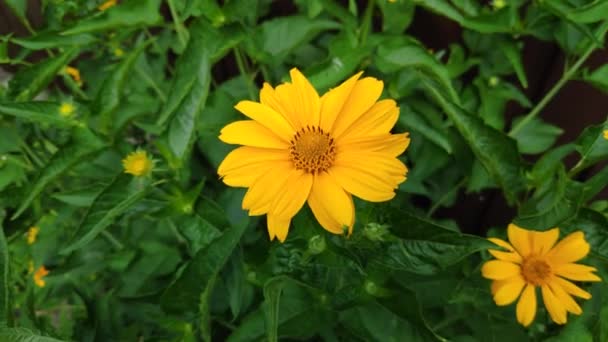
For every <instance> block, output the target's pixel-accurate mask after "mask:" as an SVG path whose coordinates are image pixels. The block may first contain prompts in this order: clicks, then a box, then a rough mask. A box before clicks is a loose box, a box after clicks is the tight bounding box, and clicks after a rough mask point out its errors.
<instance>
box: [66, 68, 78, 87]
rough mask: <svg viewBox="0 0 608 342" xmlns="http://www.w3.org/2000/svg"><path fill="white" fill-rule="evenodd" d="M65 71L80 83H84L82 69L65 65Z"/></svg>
mask: <svg viewBox="0 0 608 342" xmlns="http://www.w3.org/2000/svg"><path fill="white" fill-rule="evenodd" d="M65 72H66V73H67V74H68V75H70V76H72V78H73V79H74V81H75V82H76V83H77V84H78V85H81V84H82V79H81V78H80V71H79V70H78V69H76V68H74V67H71V66H69V65H68V66H66V67H65Z"/></svg>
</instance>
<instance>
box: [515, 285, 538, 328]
mask: <svg viewBox="0 0 608 342" xmlns="http://www.w3.org/2000/svg"><path fill="white" fill-rule="evenodd" d="M516 315H517V321H518V322H519V324H521V325H523V326H524V327H527V326H529V325H530V323H532V321H534V317H535V316H536V288H535V287H534V285H532V284H528V285H526V288H525V289H524V291H523V292H522V293H521V298H520V299H519V302H517V308H516Z"/></svg>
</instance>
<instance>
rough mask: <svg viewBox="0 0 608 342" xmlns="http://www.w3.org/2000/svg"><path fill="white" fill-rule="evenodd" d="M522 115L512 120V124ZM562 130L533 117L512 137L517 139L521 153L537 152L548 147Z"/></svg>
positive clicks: (514, 124)
mask: <svg viewBox="0 0 608 342" xmlns="http://www.w3.org/2000/svg"><path fill="white" fill-rule="evenodd" d="M523 118H524V117H522V116H520V117H518V118H515V119H514V120H513V126H514V127H516V126H517V124H518V122H519V121H520V120H522V119H523ZM563 132H564V131H563V130H562V129H561V128H559V127H557V126H554V125H551V124H548V123H546V122H543V121H542V120H541V119H539V118H537V117H535V118H533V119H532V120H530V121H529V122H528V124H527V125H525V126H523V128H522V129H520V130H518V131H516V132H515V133H514V134H513V135H512V137H513V138H514V139H515V141H517V148H518V150H519V152H521V153H523V154H538V153H542V152H545V151H546V150H547V149H549V148H550V147H551V146H552V145H553V144H554V143H555V141H556V140H557V137H559V136H560V135H561V134H562V133H563Z"/></svg>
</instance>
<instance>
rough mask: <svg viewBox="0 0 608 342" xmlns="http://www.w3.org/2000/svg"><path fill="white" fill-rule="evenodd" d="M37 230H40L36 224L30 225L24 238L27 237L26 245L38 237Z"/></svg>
mask: <svg viewBox="0 0 608 342" xmlns="http://www.w3.org/2000/svg"><path fill="white" fill-rule="evenodd" d="M38 232H40V228H38V227H36V226H33V227H30V229H28V230H27V234H26V238H27V244H28V245H31V244H33V243H34V242H36V237H38Z"/></svg>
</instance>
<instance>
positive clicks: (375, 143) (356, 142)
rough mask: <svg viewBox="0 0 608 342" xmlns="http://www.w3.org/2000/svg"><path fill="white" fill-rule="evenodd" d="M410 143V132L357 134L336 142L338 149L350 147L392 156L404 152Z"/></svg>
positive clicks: (352, 149)
mask: <svg viewBox="0 0 608 342" xmlns="http://www.w3.org/2000/svg"><path fill="white" fill-rule="evenodd" d="M409 144H410V138H409V134H408V133H401V134H388V133H387V134H383V135H375V136H364V137H358V136H357V137H355V138H349V139H348V140H346V139H342V140H341V141H338V142H336V145H337V148H338V149H348V150H351V151H360V152H363V153H374V152H379V153H382V154H385V155H388V156H391V157H397V156H398V155H400V154H401V153H403V152H404V151H405V149H406V148H407V147H408V146H409Z"/></svg>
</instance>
